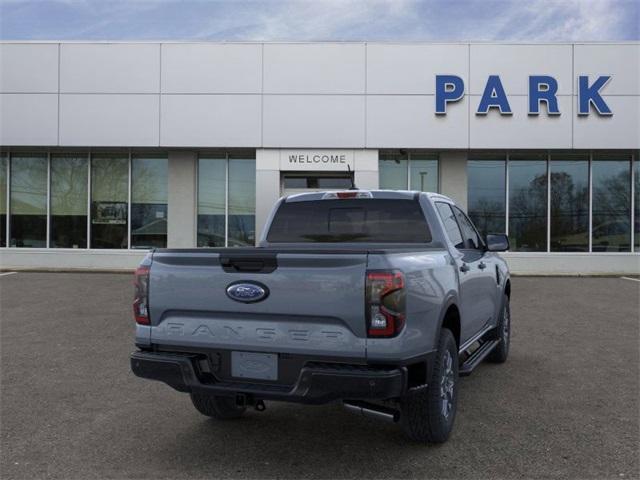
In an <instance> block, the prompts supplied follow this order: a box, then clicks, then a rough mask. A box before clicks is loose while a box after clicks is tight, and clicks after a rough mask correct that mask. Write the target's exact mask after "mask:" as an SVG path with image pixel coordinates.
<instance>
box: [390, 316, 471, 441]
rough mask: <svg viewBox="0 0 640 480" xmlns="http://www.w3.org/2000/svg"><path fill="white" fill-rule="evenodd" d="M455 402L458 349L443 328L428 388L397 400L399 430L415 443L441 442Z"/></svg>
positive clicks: (449, 424)
mask: <svg viewBox="0 0 640 480" xmlns="http://www.w3.org/2000/svg"><path fill="white" fill-rule="evenodd" d="M445 401H446V403H445ZM457 401H458V346H457V345H456V341H455V339H454V337H453V334H452V333H451V331H450V330H448V329H446V328H443V329H442V331H441V333H440V339H439V342H438V352H437V354H436V360H435V363H434V366H433V371H432V374H431V379H430V382H429V384H428V386H427V387H426V388H422V389H419V390H414V391H410V392H408V393H407V394H406V395H405V396H404V397H402V398H401V400H400V421H401V423H402V428H403V430H404V431H405V433H406V434H407V436H408V437H409V438H410V439H412V440H414V441H417V442H422V443H443V442H445V441H446V440H447V439H448V438H449V434H450V433H451V430H452V429H453V422H454V420H455V416H456V409H457Z"/></svg>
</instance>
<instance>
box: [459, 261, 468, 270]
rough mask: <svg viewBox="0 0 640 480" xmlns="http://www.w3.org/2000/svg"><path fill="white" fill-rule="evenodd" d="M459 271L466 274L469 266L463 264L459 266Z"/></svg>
mask: <svg viewBox="0 0 640 480" xmlns="http://www.w3.org/2000/svg"><path fill="white" fill-rule="evenodd" d="M460 271H461V272H468V271H469V265H467V264H466V263H463V264H462V265H460Z"/></svg>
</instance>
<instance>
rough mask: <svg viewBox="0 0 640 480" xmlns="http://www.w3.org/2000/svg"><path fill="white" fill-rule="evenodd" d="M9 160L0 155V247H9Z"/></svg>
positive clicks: (4, 155)
mask: <svg viewBox="0 0 640 480" xmlns="http://www.w3.org/2000/svg"><path fill="white" fill-rule="evenodd" d="M8 168H9V158H8V157H7V155H6V154H4V153H3V154H0V247H6V246H7V191H8V189H7V179H8V178H9V175H8Z"/></svg>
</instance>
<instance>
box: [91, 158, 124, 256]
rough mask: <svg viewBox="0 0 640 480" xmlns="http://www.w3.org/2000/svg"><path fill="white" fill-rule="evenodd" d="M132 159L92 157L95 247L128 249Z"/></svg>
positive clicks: (92, 206) (92, 240)
mask: <svg viewBox="0 0 640 480" xmlns="http://www.w3.org/2000/svg"><path fill="white" fill-rule="evenodd" d="M128 190H129V159H128V157H124V156H122V157H118V156H115V155H96V156H93V157H92V158H91V248H127V216H128V212H127V210H128V209H127V202H128V196H129V195H128Z"/></svg>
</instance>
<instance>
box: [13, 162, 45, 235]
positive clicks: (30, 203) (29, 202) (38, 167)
mask: <svg viewBox="0 0 640 480" xmlns="http://www.w3.org/2000/svg"><path fill="white" fill-rule="evenodd" d="M10 210H11V226H10V229H11V243H10V244H11V246H12V247H46V246H47V240H46V237H47V157H46V156H44V155H12V156H11V205H10Z"/></svg>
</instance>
